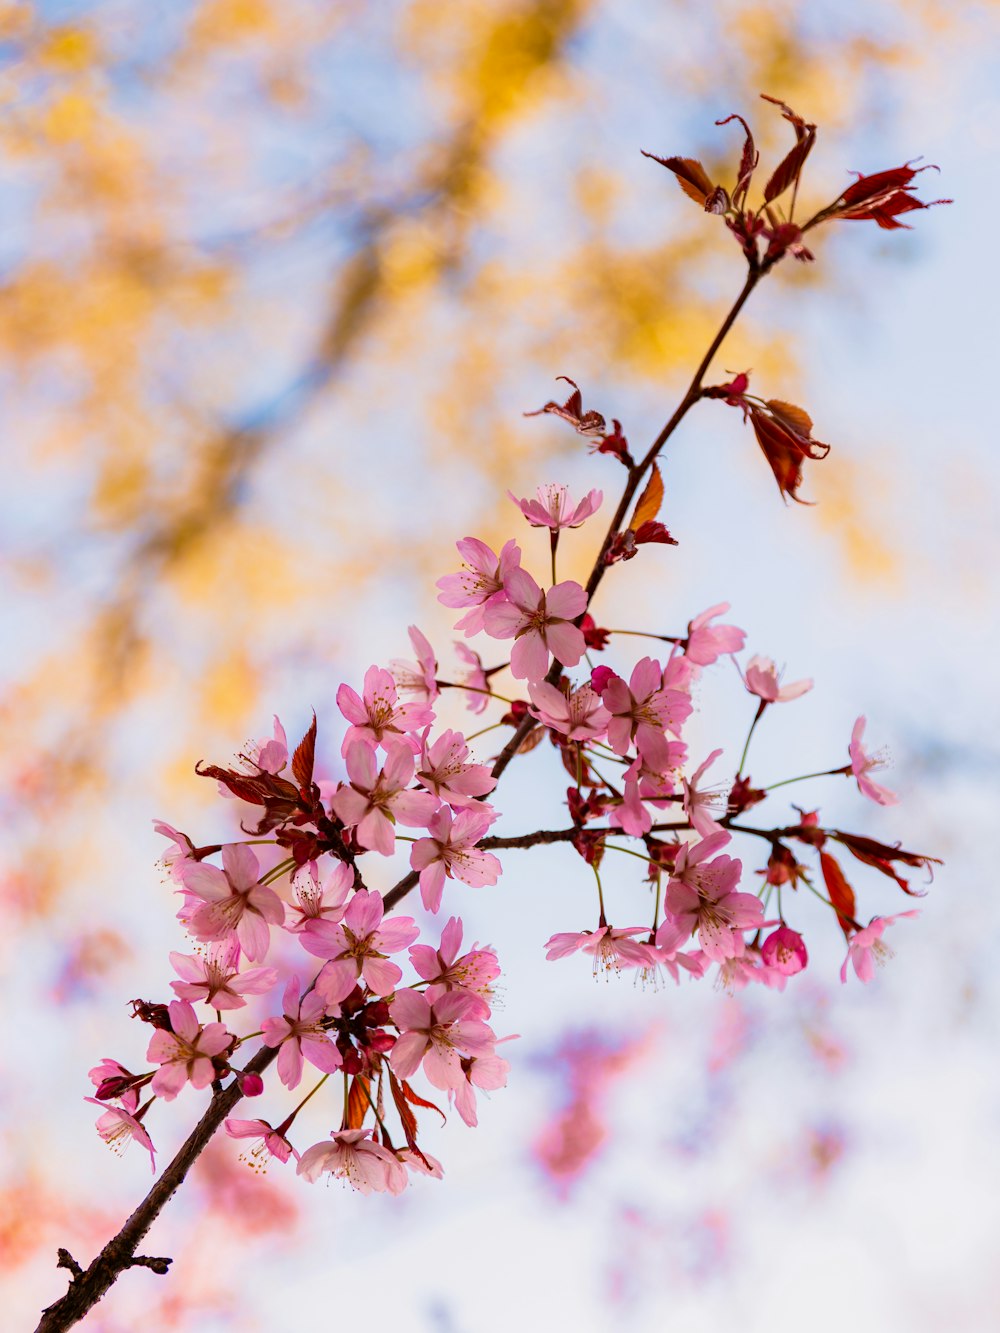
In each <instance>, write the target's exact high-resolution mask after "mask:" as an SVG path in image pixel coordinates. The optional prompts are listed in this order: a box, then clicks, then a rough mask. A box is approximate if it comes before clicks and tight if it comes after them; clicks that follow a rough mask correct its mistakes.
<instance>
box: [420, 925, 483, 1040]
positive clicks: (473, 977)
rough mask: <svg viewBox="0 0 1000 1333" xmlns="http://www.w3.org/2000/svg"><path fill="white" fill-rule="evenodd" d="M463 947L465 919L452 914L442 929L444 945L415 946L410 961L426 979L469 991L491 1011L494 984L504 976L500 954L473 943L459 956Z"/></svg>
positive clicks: (448, 987) (449, 988)
mask: <svg viewBox="0 0 1000 1333" xmlns="http://www.w3.org/2000/svg"><path fill="white" fill-rule="evenodd" d="M461 947H462V922H461V921H460V920H459V918H458V917H454V916H453V917H449V919H448V921H447V923H446V924H445V927H444V929H443V930H442V932H441V944H440V946H439V947H438V948H437V949H432V948H431V946H430V945H429V944H414V945H412V946H411V947H410V962H411V963H412V965H413V969H414V971H415V972H416V973H417V975H418V976H420V977H422V978H423V979H424V981H429V982H430V983H431V984H432V985H435V986H444V988H445V989H446V990H463V991H469V992H470V993H471V994H473V995H476V996H478V997H479V999H480V1000H482V1002H483V1005H484V1007H485V1010H486V1013H487V1014H488V1013H489V1007H490V1001H491V1000H492V998H493V983H494V982H495V981H496V979H497V977H498V976H499V975H500V964H499V963H498V962H497V956H496V953H495V952H494V950H493V949H490V948H486V949H480V948H478V946H473V948H472V949H470V950H469V952H468V953H464V954H462V956H461V957H459V953H458V951H459V949H460V948H461ZM483 1016H484V1017H485V1014H484V1015H483Z"/></svg>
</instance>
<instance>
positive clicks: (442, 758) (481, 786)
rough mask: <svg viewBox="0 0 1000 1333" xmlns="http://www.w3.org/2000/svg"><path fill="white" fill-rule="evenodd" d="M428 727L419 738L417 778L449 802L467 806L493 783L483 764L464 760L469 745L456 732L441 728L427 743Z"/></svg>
mask: <svg viewBox="0 0 1000 1333" xmlns="http://www.w3.org/2000/svg"><path fill="white" fill-rule="evenodd" d="M429 734H430V733H429V729H428V731H425V732H424V734H423V736H422V738H421V750H420V767H419V769H418V770H417V781H418V782H419V783H420V785H421V786H422V787H426V788H427V790H428V791H429V792H433V794H434V795H435V796H436V797H438V799H439V800H442V801H447V802H448V804H449V805H452V806H460V805H471V804H472V802H473V801H475V800H477V799H478V797H480V796H485V795H486V794H487V793H488V792H491V791H492V790H493V788H494V787H495V786H496V785H497V780H496V778H495V777H494V776H493V774H492V773H491V772H490V770H489V766H488V765H487V764H476V763H467V762H466V760H467V759H468V757H469V747H468V745H467V744H466V741H465V737H464V736H463V735H462V733H461V732H460V731H442V733H441V735H440V736H439V737H438V738H437V740H436V741H435V742H434V743H433V745H428V736H429Z"/></svg>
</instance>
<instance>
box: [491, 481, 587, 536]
mask: <svg viewBox="0 0 1000 1333" xmlns="http://www.w3.org/2000/svg"><path fill="white" fill-rule="evenodd" d="M536 494H537V495H538V499H537V500H519V499H518V498H517V496H516V495H512V494H511V492H510V491H508V492H507V496H508V498H509V499H511V500H513V502H514V503H515V504H516V505H517V507H518V509H520V511H521V513H522V514H523V515H524V517H525V518H526V519H527V520H528V522H529V523H530V524H531V526H532V527H533V528H550V529H551V530H552V531H553V532H559V531H560V529H562V528H578V527H579V526H580V524H581V523H583V522H584V521H585V520H586V519H588V518H590V516H591V514H596V512H597V511H598V509H600V507H601V501H602V500H603V499H604V495H603V493H602V492H601V491H588V492H587V494H586V495H585V496H584V497H583V499H582V500H581V501H580V502H579V504H577V505H574V504H573V502H572V500H571V499H570V497H569V490H568V488H567V487H565V486H558V485H548V486H539V487H538V490H537V492H536Z"/></svg>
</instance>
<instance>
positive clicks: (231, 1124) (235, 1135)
mask: <svg viewBox="0 0 1000 1333" xmlns="http://www.w3.org/2000/svg"><path fill="white" fill-rule="evenodd" d="M223 1127H224V1129H225V1131H226V1133H227V1134H228V1135H229V1137H230V1138H231V1139H254V1140H256V1141H255V1142H254V1143H251V1144H250V1145H249V1146H248V1147H247V1149H246V1151H245V1152H242V1153H240V1160H241V1161H243V1162H246V1163H247V1165H248V1166H249V1167H250V1168H251V1169H252V1170H254V1171H259V1172H261V1173H263V1172H264V1171H266V1170H267V1164H268V1161H269V1160H270V1159H271V1158H272V1157H276V1158H277V1159H278V1161H279V1162H287V1161H288V1159H289V1157H292V1156H294V1157H295V1160H296V1161H298V1158H299V1154H298V1153H297V1152H296V1151H295V1149H294V1148H293V1147H292V1145H291V1144H290V1143H289V1141H288V1139H287V1138H286V1137H285V1134H284V1130H285V1129H287V1128H288V1121H287V1120H286V1121H285V1123H284V1125H279V1126H278V1128H277V1129H275V1128H274V1127H273V1126H272V1125H271V1123H270V1122H269V1121H267V1120H237V1119H236V1118H235V1117H230V1118H229V1119H228V1120H224V1121H223Z"/></svg>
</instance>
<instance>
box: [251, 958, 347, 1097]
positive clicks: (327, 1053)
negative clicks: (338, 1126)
mask: <svg viewBox="0 0 1000 1333" xmlns="http://www.w3.org/2000/svg"><path fill="white" fill-rule="evenodd" d="M329 1012H330V1008H329V1006H328V1004H327V1001H326V999H325V998H324V997H323V996H322V995H320V993H319V991H318V990H311V991H309V992H308V994H306V995H302V994H301V993H300V988H299V979H298V977H290V978H289V980H288V983H287V985H286V986H285V994H284V998H283V999H282V1015H281V1017H280V1018H265V1019H264V1021H263V1023H262V1024H261V1029H262V1031H263V1034H264V1045H265V1046H280V1048H281V1049H280V1050H279V1051H278V1077H279V1078H280V1079H281V1081H282V1083H284V1085H285V1087H286V1088H297V1087H298V1086H299V1084H300V1083H301V1081H302V1062H303V1060H308V1061H309V1063H310V1064H311V1065H315V1067H316V1068H317V1069H319V1070H320V1071H321V1072H322V1073H324V1074H332V1073H333V1071H334V1070H335V1069H339V1068H340V1066H341V1065H342V1064H343V1060H342V1058H341V1054H340V1051H338V1050H337V1047H336V1046H335V1045H334V1044H333V1039H332V1037H331V1035H330V1032H329V1030H328V1029H326V1028H324V1027H323V1020H324V1019H325V1018H326V1017H328V1014H329ZM333 1012H334V1013H335V1014H336V1013H337V1008H336V1006H335V1005H334V1006H333Z"/></svg>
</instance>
